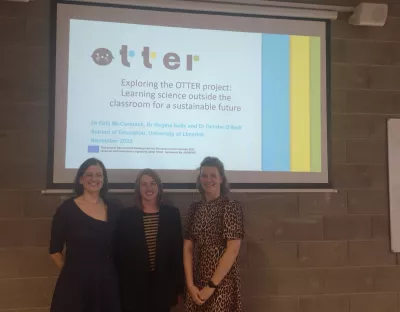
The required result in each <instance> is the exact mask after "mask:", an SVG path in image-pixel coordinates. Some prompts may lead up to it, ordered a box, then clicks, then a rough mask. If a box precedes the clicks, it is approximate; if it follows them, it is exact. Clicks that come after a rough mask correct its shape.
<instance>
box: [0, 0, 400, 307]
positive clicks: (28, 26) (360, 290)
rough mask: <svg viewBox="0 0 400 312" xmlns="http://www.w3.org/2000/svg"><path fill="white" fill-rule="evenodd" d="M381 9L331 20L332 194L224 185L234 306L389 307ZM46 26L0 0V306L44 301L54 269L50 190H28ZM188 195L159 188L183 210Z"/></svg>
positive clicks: (395, 59) (43, 90)
mask: <svg viewBox="0 0 400 312" xmlns="http://www.w3.org/2000/svg"><path fill="white" fill-rule="evenodd" d="M391 1H392V2H395V1H396V0H391ZM314 2H315V3H321V1H320V0H315V1H314ZM325 2H327V3H328V2H329V4H341V5H343V4H350V1H347V0H332V1H329V0H327V1H325ZM352 2H355V1H352ZM390 15H391V17H390V19H389V20H388V24H387V26H385V27H384V28H355V27H350V26H348V25H347V23H346V21H345V20H343V19H342V20H339V21H336V22H334V23H333V27H332V37H333V40H332V62H333V64H332V87H333V91H332V112H333V115H332V127H333V130H332V134H333V140H332V153H333V181H334V185H335V187H336V188H338V189H339V193H337V194H269V195H263V194H238V195H236V197H237V198H239V199H240V200H241V201H242V202H243V203H244V204H245V216H246V231H247V235H246V241H245V244H244V246H243V249H242V253H241V267H242V276H243V293H244V300H245V305H246V310H245V311H246V312H257V311H269V312H399V311H400V308H399V292H400V265H399V261H398V258H397V256H396V255H394V254H392V253H390V251H389V230H388V195H387V173H386V163H387V160H386V147H385V145H386V134H385V118H386V117H388V116H399V117H400V5H399V4H398V5H392V6H391V7H390ZM48 33H49V9H48V0H35V1H34V2H33V3H29V4H23V3H22V4H21V3H7V2H4V1H3V0H0V146H1V152H0V312H4V311H21V312H22V311H24V312H28V311H29V312H44V311H48V306H49V302H50V298H51V294H52V289H53V286H54V282H55V280H56V275H57V270H56V269H55V267H54V265H52V263H51V262H50V260H49V257H48V255H47V243H48V238H49V226H50V221H51V219H50V218H51V216H52V214H53V213H54V209H55V207H56V206H57V205H58V204H59V202H60V197H57V196H47V197H43V196H40V193H39V192H38V190H40V189H42V188H44V187H45V178H46V170H45V169H46V149H47V134H48V133H47V119H48V106H49V99H48V85H49V83H50V82H49V79H48V66H49V52H48V51H49V49H48V45H49V40H48V39H49V36H48ZM192 199H193V198H192V195H190V194H175V195H173V196H170V200H172V201H173V202H175V203H176V204H177V205H178V206H179V207H180V208H181V209H182V214H183V215H184V214H185V209H186V207H187V206H188V204H189V203H190V202H191V201H192ZM129 200H130V198H129V197H127V198H124V201H129Z"/></svg>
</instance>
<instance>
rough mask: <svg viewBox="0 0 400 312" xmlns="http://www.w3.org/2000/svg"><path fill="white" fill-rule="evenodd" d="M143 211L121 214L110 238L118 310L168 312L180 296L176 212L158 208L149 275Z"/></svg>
mask: <svg viewBox="0 0 400 312" xmlns="http://www.w3.org/2000/svg"><path fill="white" fill-rule="evenodd" d="M143 216H144V213H143V211H142V210H141V209H140V208H138V207H133V208H129V209H126V210H124V211H123V212H122V213H121V215H120V217H119V219H118V222H117V227H116V230H115V236H114V259H115V263H116V267H117V272H118V276H119V281H120V293H121V302H122V309H123V310H124V311H127V312H128V311H148V310H149V304H150V303H152V304H153V307H154V304H156V306H155V307H154V308H155V309H160V310H162V309H168V308H169V307H171V306H173V305H175V304H176V303H177V295H178V293H182V292H183V286H184V273H183V239H182V229H181V219H180V214H179V210H178V209H176V208H174V207H172V206H169V205H161V207H160V211H159V220H158V232H157V242H156V246H157V248H156V258H155V270H154V272H151V273H150V272H149V270H148V268H149V265H150V263H149V253H148V246H147V242H146V237H145V230H144V223H143Z"/></svg>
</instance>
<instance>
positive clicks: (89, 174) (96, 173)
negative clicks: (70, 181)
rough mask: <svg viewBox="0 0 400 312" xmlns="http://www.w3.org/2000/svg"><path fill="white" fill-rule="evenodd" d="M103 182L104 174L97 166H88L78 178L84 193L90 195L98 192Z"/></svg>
mask: <svg viewBox="0 0 400 312" xmlns="http://www.w3.org/2000/svg"><path fill="white" fill-rule="evenodd" d="M103 181H104V173H103V170H102V169H101V167H100V166H99V165H92V166H89V167H88V168H87V169H86V170H85V172H84V173H83V175H82V177H81V178H80V184H82V186H83V189H84V191H86V192H90V193H96V192H100V190H101V188H102V187H103Z"/></svg>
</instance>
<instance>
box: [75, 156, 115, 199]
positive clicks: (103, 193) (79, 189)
mask: <svg viewBox="0 0 400 312" xmlns="http://www.w3.org/2000/svg"><path fill="white" fill-rule="evenodd" d="M90 166H100V168H101V170H103V187H102V188H101V189H100V197H101V198H103V199H105V198H106V197H107V194H108V176H107V170H106V167H105V166H104V164H103V162H102V161H101V160H98V159H97V158H89V159H86V160H85V161H84V162H83V163H82V165H81V166H80V167H79V169H78V172H77V173H76V177H75V181H74V192H75V194H76V196H81V195H82V194H83V185H82V184H81V181H80V180H81V178H82V177H83V175H84V173H85V171H86V170H87V168H89V167H90Z"/></svg>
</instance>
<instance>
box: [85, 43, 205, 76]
mask: <svg viewBox="0 0 400 312" xmlns="http://www.w3.org/2000/svg"><path fill="white" fill-rule="evenodd" d="M119 54H120V55H121V64H122V65H123V66H125V67H131V59H132V58H134V57H135V56H136V52H135V50H131V49H129V48H128V46H127V45H122V46H121V49H120V50H119ZM141 56H142V63H143V66H144V67H146V68H149V69H152V68H153V63H154V61H155V60H156V59H157V56H158V55H157V52H155V51H152V50H151V49H150V47H143V50H142V53H141ZM92 59H93V61H94V62H95V63H96V64H97V65H100V66H104V65H109V64H111V62H112V61H113V59H114V56H113V54H112V52H111V51H110V50H108V49H106V48H99V49H96V50H95V51H94V52H93V53H92ZM161 60H162V65H164V67H165V68H166V69H169V70H176V69H178V68H183V69H184V70H187V71H192V70H193V63H197V62H199V61H200V56H198V55H192V54H185V55H180V54H178V53H176V52H168V53H166V54H165V55H162V58H161Z"/></svg>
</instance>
